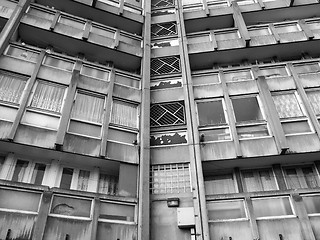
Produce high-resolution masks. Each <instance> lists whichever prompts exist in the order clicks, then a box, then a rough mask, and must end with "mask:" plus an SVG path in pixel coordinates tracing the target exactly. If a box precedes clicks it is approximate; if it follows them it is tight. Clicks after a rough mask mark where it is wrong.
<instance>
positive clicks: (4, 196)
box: [0, 188, 41, 212]
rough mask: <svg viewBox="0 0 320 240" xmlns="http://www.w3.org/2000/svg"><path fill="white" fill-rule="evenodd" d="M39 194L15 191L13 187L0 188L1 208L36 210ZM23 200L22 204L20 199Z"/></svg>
mask: <svg viewBox="0 0 320 240" xmlns="http://www.w3.org/2000/svg"><path fill="white" fill-rule="evenodd" d="M40 198H41V194H40V193H37V192H31V191H28V192H25V191H17V190H13V189H7V188H1V189H0V208H1V210H8V209H10V210H19V211H28V212H38V210H39V203H40ZM22 200H23V204H22V202H21V201H22Z"/></svg>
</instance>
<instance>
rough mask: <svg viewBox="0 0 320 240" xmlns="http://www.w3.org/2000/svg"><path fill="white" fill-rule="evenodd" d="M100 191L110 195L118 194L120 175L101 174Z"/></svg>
mask: <svg viewBox="0 0 320 240" xmlns="http://www.w3.org/2000/svg"><path fill="white" fill-rule="evenodd" d="M98 192H99V193H103V194H108V195H117V194H118V177H117V176H111V175H107V174H100V178H99V186H98Z"/></svg>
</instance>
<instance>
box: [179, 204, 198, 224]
mask: <svg viewBox="0 0 320 240" xmlns="http://www.w3.org/2000/svg"><path fill="white" fill-rule="evenodd" d="M177 219H178V227H179V228H193V227H195V220H194V208H193V207H184V208H177Z"/></svg>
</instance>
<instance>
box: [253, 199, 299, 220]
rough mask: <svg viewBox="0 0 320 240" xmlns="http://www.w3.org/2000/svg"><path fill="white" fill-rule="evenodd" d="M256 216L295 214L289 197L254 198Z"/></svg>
mask: <svg viewBox="0 0 320 240" xmlns="http://www.w3.org/2000/svg"><path fill="white" fill-rule="evenodd" d="M252 205H253V211H254V214H255V216H256V217H270V216H283V215H293V212H292V209H291V205H290V201H289V198H269V199H267V198H265V199H252Z"/></svg>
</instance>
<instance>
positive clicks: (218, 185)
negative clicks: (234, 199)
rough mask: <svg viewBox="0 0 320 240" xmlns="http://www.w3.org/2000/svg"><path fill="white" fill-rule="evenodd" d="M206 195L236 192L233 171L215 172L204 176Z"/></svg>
mask: <svg viewBox="0 0 320 240" xmlns="http://www.w3.org/2000/svg"><path fill="white" fill-rule="evenodd" d="M204 187H205V191H206V195H210V194H226V193H235V192H237V191H236V185H235V179H234V176H233V174H232V173H225V174H221V173H220V174H214V175H208V176H205V177H204Z"/></svg>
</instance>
